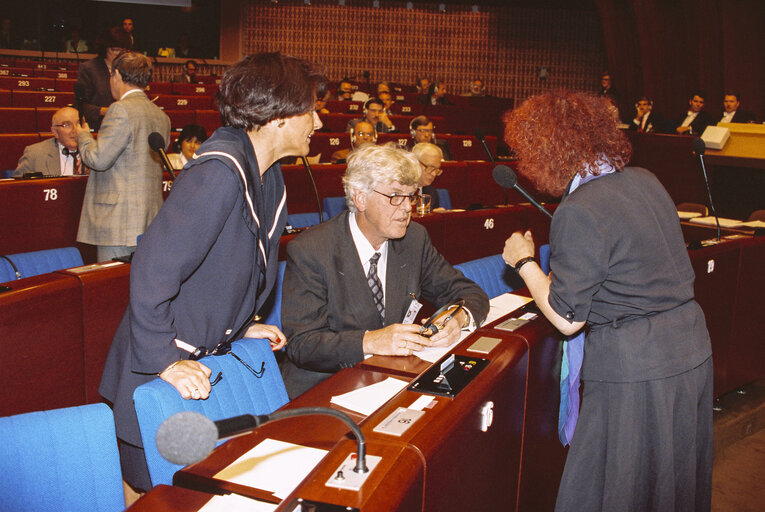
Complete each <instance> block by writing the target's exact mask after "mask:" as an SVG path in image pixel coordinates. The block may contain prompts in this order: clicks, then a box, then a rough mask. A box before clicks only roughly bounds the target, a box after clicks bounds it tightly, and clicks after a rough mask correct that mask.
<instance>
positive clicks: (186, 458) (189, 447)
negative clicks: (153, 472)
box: [156, 411, 218, 466]
mask: <svg viewBox="0 0 765 512" xmlns="http://www.w3.org/2000/svg"><path fill="white" fill-rule="evenodd" d="M156 441H157V449H158V450H159V453H160V455H162V456H163V457H164V458H165V459H166V460H168V461H170V462H172V463H173V464H180V465H182V466H186V465H187V464H193V463H195V462H199V461H200V460H202V459H204V458H205V457H207V456H208V455H209V454H210V452H212V451H213V448H215V443H216V442H217V441H218V427H216V426H215V423H214V422H213V421H212V420H211V419H209V418H208V417H206V416H205V415H203V414H199V413H198V412H192V411H183V412H179V413H176V414H173V415H172V416H170V417H169V418H167V419H166V420H165V421H164V422H162V425H160V426H159V429H157V437H156Z"/></svg>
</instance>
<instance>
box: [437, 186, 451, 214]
mask: <svg viewBox="0 0 765 512" xmlns="http://www.w3.org/2000/svg"><path fill="white" fill-rule="evenodd" d="M436 192H438V206H439V207H440V208H445V209H447V210H451V209H452V197H451V196H450V195H449V190H448V189H445V188H437V189H436Z"/></svg>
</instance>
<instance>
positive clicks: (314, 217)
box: [287, 212, 329, 228]
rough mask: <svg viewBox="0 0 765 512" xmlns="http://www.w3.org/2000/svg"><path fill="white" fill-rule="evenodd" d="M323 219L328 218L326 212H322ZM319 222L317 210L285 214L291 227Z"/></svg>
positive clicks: (301, 226) (304, 226) (303, 226)
mask: <svg viewBox="0 0 765 512" xmlns="http://www.w3.org/2000/svg"><path fill="white" fill-rule="evenodd" d="M322 214H323V215H322V216H323V217H324V220H327V219H329V216H328V215H327V212H322ZM318 223H319V212H309V213H290V214H288V215H287V224H289V225H290V226H292V227H293V228H307V227H309V226H315V225H316V224H318Z"/></svg>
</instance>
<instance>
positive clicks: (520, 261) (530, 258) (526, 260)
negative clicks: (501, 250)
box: [513, 256, 536, 272]
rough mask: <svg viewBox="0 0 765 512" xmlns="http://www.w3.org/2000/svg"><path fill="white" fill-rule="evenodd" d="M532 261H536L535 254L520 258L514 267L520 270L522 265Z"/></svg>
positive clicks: (517, 270)
mask: <svg viewBox="0 0 765 512" xmlns="http://www.w3.org/2000/svg"><path fill="white" fill-rule="evenodd" d="M530 261H536V260H535V259H534V256H526V257H525V258H521V259H519V260H518V261H516V262H515V265H514V266H513V268H514V269H515V271H516V272H520V271H521V267H522V266H524V265H525V264H526V263H528V262H530Z"/></svg>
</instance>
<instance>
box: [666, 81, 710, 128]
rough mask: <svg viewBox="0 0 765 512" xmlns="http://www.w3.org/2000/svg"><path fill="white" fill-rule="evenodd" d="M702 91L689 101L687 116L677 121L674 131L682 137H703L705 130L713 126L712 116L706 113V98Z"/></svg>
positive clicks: (695, 93) (697, 92) (694, 94)
mask: <svg viewBox="0 0 765 512" xmlns="http://www.w3.org/2000/svg"><path fill="white" fill-rule="evenodd" d="M705 96H706V95H705V94H704V93H703V92H701V91H696V92H694V93H693V95H692V96H691V99H690V100H688V107H689V108H688V111H687V112H686V113H685V116H683V117H680V118H678V119H677V122H676V123H675V127H676V128H674V131H675V133H678V134H680V135H701V134H702V133H704V129H705V128H706V127H707V126H709V125H710V124H712V123H713V122H714V121H713V120H712V116H710V115H709V114H707V113H706V111H704V97H705Z"/></svg>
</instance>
